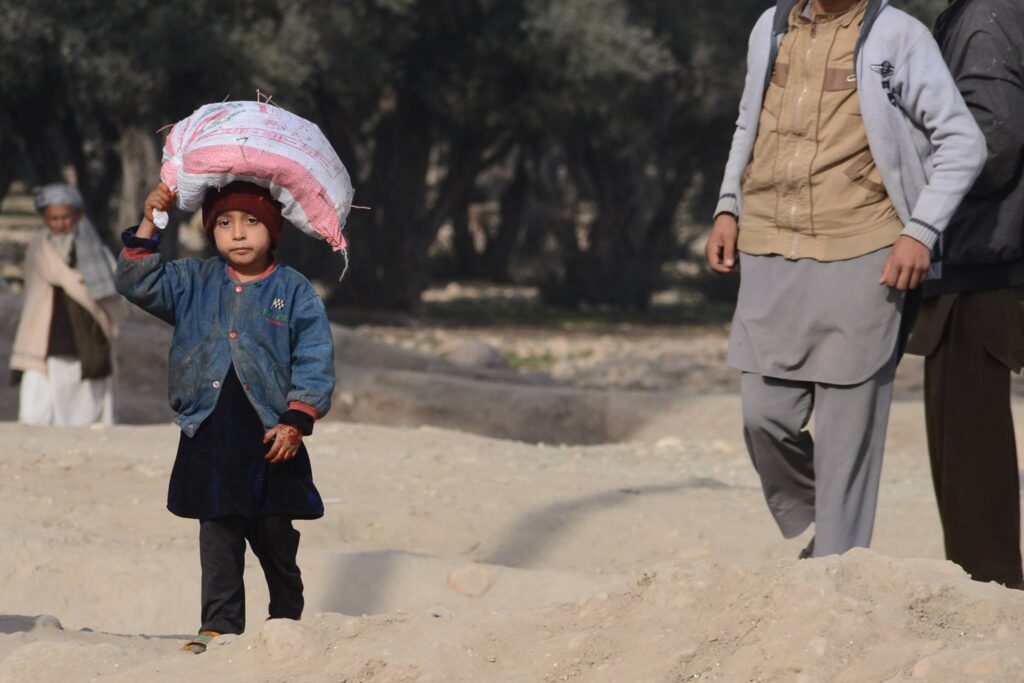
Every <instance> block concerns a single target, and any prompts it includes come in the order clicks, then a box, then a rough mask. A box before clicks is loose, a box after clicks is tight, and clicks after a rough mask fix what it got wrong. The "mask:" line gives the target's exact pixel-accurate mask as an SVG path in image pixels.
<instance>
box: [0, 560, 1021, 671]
mask: <svg viewBox="0 0 1024 683" xmlns="http://www.w3.org/2000/svg"><path fill="white" fill-rule="evenodd" d="M1022 628H1024V594H1012V595H1011V594H1008V593H1007V591H1005V590H1004V589H1001V588H998V587H996V586H994V585H980V584H975V583H972V582H970V581H968V580H967V579H966V578H965V577H964V576H963V574H962V573H961V572H959V571H958V570H957V569H955V568H953V567H951V566H950V565H949V564H947V563H944V562H937V561H929V560H903V561H897V560H893V559H888V558H885V557H882V556H879V555H875V554H874V553H872V552H870V551H854V552H852V553H850V554H848V555H847V556H845V557H843V558H834V557H833V558H825V559H822V560H813V561H807V562H798V561H795V560H793V561H787V562H784V563H781V564H763V565H759V566H753V567H740V566H735V565H717V564H699V565H697V566H675V567H662V568H659V569H657V570H652V571H650V572H648V573H644V574H643V575H641V576H639V577H638V578H635V579H633V580H632V581H630V582H629V583H627V584H624V585H622V586H621V587H619V588H617V589H615V590H612V591H610V592H607V593H600V594H598V595H596V596H594V597H591V598H589V599H585V600H580V601H578V602H576V603H574V604H565V605H561V606H557V607H550V608H544V609H536V610H526V611H521V612H518V613H516V614H513V615H509V616H505V617H498V616H495V615H474V616H465V615H446V614H443V613H435V614H426V615H425V614H406V613H396V614H391V615H386V616H379V617H361V618H353V617H346V616H344V615H341V614H317V615H314V616H312V617H310V618H308V619H306V620H305V621H303V622H301V623H295V622H287V621H271V622H266V623H265V624H263V625H260V626H259V627H258V628H256V629H254V630H253V631H252V632H250V633H247V634H245V635H243V636H241V637H237V638H235V637H224V638H222V639H220V640H219V641H217V642H216V643H215V644H214V645H213V646H212V647H211V649H210V651H209V652H207V654H205V655H203V656H202V657H192V656H188V655H184V654H181V653H177V652H172V651H171V650H172V648H173V647H175V646H176V645H177V643H172V642H160V641H158V640H155V639H144V638H138V637H136V638H129V637H113V636H108V635H102V634H92V633H67V634H62V633H59V632H55V631H52V630H50V631H45V630H36V631H33V632H31V633H28V634H16V635H13V636H4V637H3V638H2V639H0V647H3V648H4V649H5V650H7V651H9V654H8V655H7V656H6V658H5V659H4V660H3V662H2V663H0V681H29V680H31V681H51V680H52V681H57V680H68V678H67V677H68V675H69V674H70V673H71V672H78V673H80V674H87V675H88V676H89V679H91V680H110V681H154V682H156V681H167V682H171V681H181V680H189V681H193V682H195V683H205V682H209V683H220V681H255V680H275V681H276V680H289V681H310V682H313V681H316V682H320V681H323V682H325V683H326V682H328V681H331V682H335V681H347V682H350V683H356V682H369V681H374V682H380V681H387V682H394V683H398V682H413V681H420V682H424V683H426V682H428V681H432V682H433V681H470V680H486V681H499V680H500V681H545V682H546V681H570V680H580V681H607V682H609V683H610V682H616V683H618V682H621V681H689V680H722V681H826V680H827V681H850V682H861V681H894V680H911V679H923V680H930V681H964V680H982V681H1019V680H1021V679H1022V678H1024V655H1022V652H1024V649H1022V648H1024V635H1022ZM81 680H85V678H84V676H83V678H82V679H81Z"/></svg>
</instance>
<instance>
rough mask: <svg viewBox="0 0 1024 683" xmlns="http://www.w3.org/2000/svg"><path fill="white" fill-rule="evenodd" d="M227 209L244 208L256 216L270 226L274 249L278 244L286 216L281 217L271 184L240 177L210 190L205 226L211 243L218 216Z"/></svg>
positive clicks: (205, 209) (206, 200)
mask: <svg viewBox="0 0 1024 683" xmlns="http://www.w3.org/2000/svg"><path fill="white" fill-rule="evenodd" d="M227 211H244V212H245V213H247V214H249V215H251V216H254V217H255V218H256V220H258V221H259V222H260V223H263V225H265V226H267V231H268V232H270V245H271V249H274V248H276V247H277V242H278V240H279V239H281V227H282V225H283V223H284V219H283V218H282V217H281V205H280V204H279V203H277V201H275V200H274V198H273V197H271V196H270V191H269V190H268V189H267V188H265V187H260V186H259V185H256V184H254V183H247V182H244V181H241V180H236V181H235V182H233V183H228V184H227V185H225V186H224V187H222V188H220V189H219V190H210V191H209V192H207V193H206V199H204V200H203V227H204V228H205V229H206V239H208V240H209V241H210V244H214V241H213V226H214V223H215V222H216V220H217V216H219V215H221V214H222V213H225V212H227Z"/></svg>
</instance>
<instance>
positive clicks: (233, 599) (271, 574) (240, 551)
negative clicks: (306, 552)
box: [199, 517, 303, 633]
mask: <svg viewBox="0 0 1024 683" xmlns="http://www.w3.org/2000/svg"><path fill="white" fill-rule="evenodd" d="M246 541H249V547H251V548H252V551H253V553H255V554H256V557H257V558H258V559H259V561H260V565H261V566H262V567H263V574H264V575H265V576H266V578H267V587H268V588H269V589H270V608H269V612H270V618H271V619H299V618H300V617H301V616H302V607H303V600H302V575H301V573H300V572H299V566H298V565H297V564H296V562H295V557H296V555H297V553H298V551H299V532H298V531H297V530H296V529H295V527H293V526H292V521H291V520H290V519H286V518H284V517H261V518H258V519H246V518H244V517H220V518H218V519H205V520H201V521H200V522H199V562H200V564H201V566H202V570H203V579H202V582H203V588H202V601H203V613H202V619H203V626H202V628H201V629H200V630H201V631H216V632H217V633H242V632H243V631H245V584H244V582H243V580H242V572H243V570H244V569H245V542H246Z"/></svg>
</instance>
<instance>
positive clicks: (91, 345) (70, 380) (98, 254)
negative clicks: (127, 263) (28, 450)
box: [11, 184, 121, 425]
mask: <svg viewBox="0 0 1024 683" xmlns="http://www.w3.org/2000/svg"><path fill="white" fill-rule="evenodd" d="M35 204H36V209H37V210H38V211H39V212H40V213H41V214H42V218H43V223H44V224H45V227H43V228H41V229H40V230H38V231H37V232H36V234H35V235H33V237H32V240H31V241H30V242H29V246H28V251H27V253H26V254H25V267H24V273H25V304H24V308H23V310H22V313H21V319H20V320H19V321H18V331H17V333H16V334H15V338H14V349H13V352H12V354H11V369H12V370H13V371H15V374H18V373H20V375H21V392H20V396H19V405H18V420H19V421H21V422H24V423H28V424H37V425H85V424H92V423H104V424H110V423H112V422H113V417H114V416H113V394H112V386H111V384H112V382H111V376H112V374H113V357H112V353H111V343H112V342H113V341H114V339H115V338H116V337H117V312H118V310H119V308H120V306H121V299H120V297H119V296H118V294H117V290H116V289H115V288H114V271H113V267H114V259H113V257H112V255H111V254H110V252H109V251H108V250H107V248H106V247H105V246H104V245H103V243H102V241H101V240H100V238H99V236H98V235H97V234H96V230H95V229H94V228H93V226H92V224H91V223H90V222H89V219H88V218H86V217H85V216H84V215H83V213H82V196H81V195H80V194H79V193H78V190H76V189H75V188H73V187H70V186H68V185H59V184H57V185H46V186H45V187H42V188H39V189H38V190H37V192H36V197H35Z"/></svg>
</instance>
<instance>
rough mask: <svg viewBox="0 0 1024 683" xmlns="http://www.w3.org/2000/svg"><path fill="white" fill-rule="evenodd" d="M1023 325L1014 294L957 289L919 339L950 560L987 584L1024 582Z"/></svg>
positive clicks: (930, 309)
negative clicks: (1023, 490)
mask: <svg viewBox="0 0 1024 683" xmlns="http://www.w3.org/2000/svg"><path fill="white" fill-rule="evenodd" d="M1022 322H1024V320H1022V316H1021V311H1020V308H1019V304H1018V301H1017V296H1016V293H1015V292H1014V290H1011V289H1003V290H993V291H986V292H970V293H960V294H949V295H944V296H942V297H938V298H936V299H930V300H928V301H927V302H926V304H925V306H924V308H923V309H922V312H921V318H920V319H919V320H918V326H917V328H916V329H915V332H914V335H915V337H916V338H915V339H914V340H912V342H911V346H912V347H914V346H915V345H919V346H923V347H924V348H922V349H921V350H922V351H924V353H925V354H926V355H927V359H926V361H925V420H926V427H927V432H928V451H929V455H930V459H931V466H932V480H933V483H934V485H935V495H936V498H937V500H938V504H939V515H940V517H941V518H942V530H943V536H944V540H945V546H946V557H947V558H948V559H950V560H952V561H953V562H956V563H957V564H959V565H960V566H961V567H963V568H964V570H966V571H967V573H968V574H970V575H971V577H972V578H974V579H976V580H978V581H998V582H999V583H1003V584H1013V583H1019V582H1020V581H1021V578H1022V577H1021V550H1020V484H1019V480H1018V470H1017V448H1016V444H1015V441H1014V432H1013V416H1012V414H1011V412H1010V371H1011V369H1013V370H1018V369H1019V368H1020V366H1021V361H1022V360H1024V358H1022V356H1024V331H1022V328H1024V325H1022ZM919 333H920V334H919ZM911 350H912V351H913V350H914V349H913V348H912V349H911Z"/></svg>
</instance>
